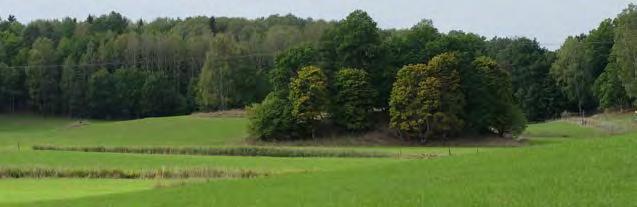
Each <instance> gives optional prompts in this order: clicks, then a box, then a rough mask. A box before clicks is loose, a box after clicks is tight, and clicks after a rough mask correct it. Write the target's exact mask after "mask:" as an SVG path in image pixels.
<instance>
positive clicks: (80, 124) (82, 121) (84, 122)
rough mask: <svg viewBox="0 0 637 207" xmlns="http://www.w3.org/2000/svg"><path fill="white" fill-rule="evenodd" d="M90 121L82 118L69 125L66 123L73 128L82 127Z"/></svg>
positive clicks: (68, 127) (67, 126)
mask: <svg viewBox="0 0 637 207" xmlns="http://www.w3.org/2000/svg"><path fill="white" fill-rule="evenodd" d="M89 124H90V123H89V122H88V121H85V120H81V121H75V122H73V123H70V124H68V125H66V128H67V129H73V128H80V127H83V126H86V125H89Z"/></svg>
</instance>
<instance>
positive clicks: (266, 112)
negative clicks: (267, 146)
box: [247, 93, 295, 140]
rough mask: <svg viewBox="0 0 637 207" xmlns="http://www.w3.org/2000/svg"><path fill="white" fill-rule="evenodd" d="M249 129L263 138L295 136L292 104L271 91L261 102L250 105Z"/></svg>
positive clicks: (251, 132)
mask: <svg viewBox="0 0 637 207" xmlns="http://www.w3.org/2000/svg"><path fill="white" fill-rule="evenodd" d="M247 111H248V119H249V120H250V124H249V130H250V134H251V135H252V136H255V137H258V138H260V139H263V140H274V139H289V138H292V137H294V136H295V133H294V128H295V127H294V126H295V123H294V119H293V117H292V111H291V105H290V102H289V101H288V100H287V99H286V98H282V97H279V96H278V95H276V94H275V93H270V94H268V96H267V97H266V98H265V99H264V100H263V102H261V103H260V104H253V105H252V106H250V107H248V109H247Z"/></svg>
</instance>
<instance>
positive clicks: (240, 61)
mask: <svg viewBox="0 0 637 207" xmlns="http://www.w3.org/2000/svg"><path fill="white" fill-rule="evenodd" d="M634 21H637V13H636V12H635V6H634V5H630V6H629V7H628V8H627V9H626V10H624V11H623V12H622V13H620V14H619V15H618V17H617V18H615V19H612V20H610V19H609V20H606V21H604V22H602V23H601V24H600V26H599V27H598V28H596V29H594V30H592V31H590V32H589V33H587V34H582V35H578V36H575V37H569V38H568V39H567V40H566V41H565V43H564V45H563V46H562V47H561V48H560V49H559V50H557V51H550V50H547V49H545V48H543V47H542V46H540V44H539V43H538V42H537V41H535V40H533V39H528V38H525V37H516V38H499V37H496V38H492V39H487V38H485V37H483V36H480V35H477V34H474V33H467V32H463V31H450V32H446V33H443V32H440V31H438V29H436V28H435V27H434V26H433V23H432V22H431V21H429V20H422V21H421V22H419V23H418V24H416V25H414V26H413V27H411V28H408V29H380V28H378V26H377V25H376V22H375V21H374V20H373V19H372V18H371V17H369V15H368V14H367V13H366V12H364V11H360V10H357V11H354V12H352V13H350V14H349V15H348V16H347V17H346V18H345V19H343V20H340V21H323V20H314V19H310V18H307V19H303V18H298V17H295V16H293V15H286V16H278V15H273V16H270V17H267V18H257V19H244V18H226V17H203V16H200V17H190V18H186V19H170V18H158V19H156V20H153V21H150V22H147V21H143V20H138V21H131V20H129V19H127V18H125V17H123V16H121V15H120V14H118V13H115V12H112V13H110V14H106V15H102V16H99V17H97V16H89V17H87V18H86V19H85V20H83V21H78V20H76V19H73V18H65V19H62V20H36V21H33V22H30V23H28V24H26V25H25V24H22V23H20V22H19V21H17V20H16V18H15V17H13V16H9V17H8V18H7V19H6V20H5V19H0V75H1V78H0V100H2V102H1V103H2V105H1V106H0V108H2V110H5V111H16V110H29V111H35V112H38V113H42V114H59V115H67V116H73V117H93V118H111V119H112V118H123V119H126V118H139V117H147V116H163V115H175V114H186V113H190V112H194V111H214V110H225V109H231V108H243V107H245V106H249V107H248V108H249V112H250V114H251V116H250V119H251V131H252V132H253V134H254V135H256V136H258V137H261V138H264V139H289V138H302V137H311V136H317V133H320V132H321V131H322V130H321V127H325V126H331V127H336V128H339V129H342V130H343V131H349V132H364V131H366V130H369V129H371V128H374V127H375V126H378V125H379V124H389V126H390V127H392V128H394V129H396V130H397V131H398V132H400V134H401V136H404V137H409V138H414V139H419V140H421V141H426V140H428V139H429V138H432V137H441V138H446V137H453V136H456V135H459V134H464V133H496V134H500V135H504V134H508V133H517V132H520V131H521V130H522V129H524V126H525V123H526V121H527V120H528V121H533V122H535V121H543V120H546V119H552V118H556V117H559V116H560V114H561V113H562V112H564V111H579V112H580V113H582V114H583V113H585V112H592V111H595V110H599V109H623V108H627V107H630V106H632V104H633V101H634V99H635V97H636V96H637V93H636V91H637V89H636V88H637V81H636V80H637V78H635V67H634V65H635V63H634V61H635V59H637V58H634V55H633V51H637V50H635V48H632V47H634V45H636V44H635V42H633V41H636V40H637V39H635V37H637V35H635V34H633V33H635V31H637V27H635V26H634V25H637V24H634ZM253 103H258V104H254V105H253Z"/></svg>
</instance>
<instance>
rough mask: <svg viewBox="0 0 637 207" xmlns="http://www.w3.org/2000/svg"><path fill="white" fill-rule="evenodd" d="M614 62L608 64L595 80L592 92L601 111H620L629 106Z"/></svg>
mask: <svg viewBox="0 0 637 207" xmlns="http://www.w3.org/2000/svg"><path fill="white" fill-rule="evenodd" d="M618 72H619V71H618V68H617V65H616V63H614V61H612V62H610V63H609V64H608V65H607V66H606V69H604V72H603V73H602V74H601V75H600V76H599V77H598V78H597V80H595V85H593V92H594V94H595V96H596V97H597V99H598V100H599V107H600V108H603V109H622V108H627V107H629V106H630V104H631V99H630V98H629V97H628V95H627V94H626V91H625V90H624V86H623V85H622V83H621V80H620V78H619V74H618Z"/></svg>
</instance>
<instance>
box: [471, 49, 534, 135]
mask: <svg viewBox="0 0 637 207" xmlns="http://www.w3.org/2000/svg"><path fill="white" fill-rule="evenodd" d="M472 65H473V68H474V69H475V72H476V76H477V81H479V82H480V83H482V84H481V86H480V88H478V89H477V90H475V91H476V92H477V93H476V94H471V95H469V96H470V97H472V98H475V99H476V100H474V101H473V102H472V103H473V104H472V106H471V107H467V109H466V113H467V114H468V115H467V120H466V121H467V124H470V125H471V127H473V128H474V130H477V131H479V132H485V131H493V132H495V133H497V134H499V135H500V136H503V135H504V134H505V133H513V134H515V135H517V134H520V133H521V132H522V131H523V130H524V129H525V128H526V118H525V117H524V115H523V114H522V111H521V110H520V109H519V107H518V106H517V104H516V103H515V102H514V100H513V92H512V90H513V89H512V86H511V77H510V76H509V73H508V72H506V71H504V70H502V68H500V67H499V66H498V64H497V63H496V62H495V61H494V60H493V59H491V58H488V57H478V58H477V59H476V60H475V61H474V62H473V64H472Z"/></svg>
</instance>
